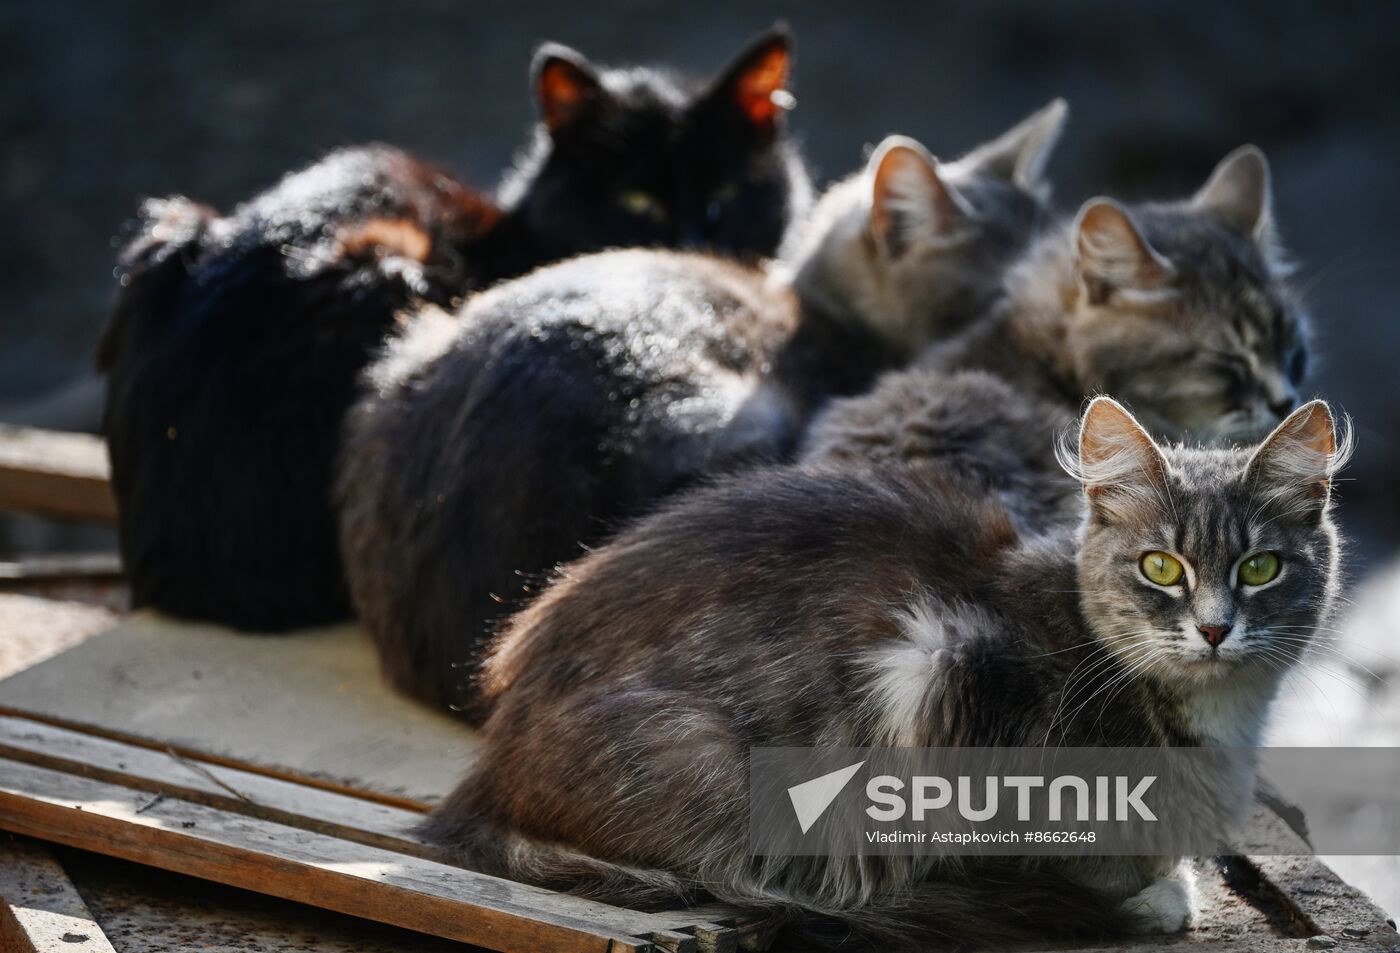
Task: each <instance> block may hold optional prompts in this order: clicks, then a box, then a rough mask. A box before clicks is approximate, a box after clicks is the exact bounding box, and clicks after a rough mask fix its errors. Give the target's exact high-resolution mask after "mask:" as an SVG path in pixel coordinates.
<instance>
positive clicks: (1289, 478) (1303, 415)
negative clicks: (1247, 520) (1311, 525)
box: [1245, 400, 1351, 516]
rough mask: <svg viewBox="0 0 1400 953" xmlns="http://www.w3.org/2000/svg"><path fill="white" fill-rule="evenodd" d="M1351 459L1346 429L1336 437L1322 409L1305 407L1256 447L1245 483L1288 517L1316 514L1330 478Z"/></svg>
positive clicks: (1315, 404)
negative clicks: (1280, 504)
mask: <svg viewBox="0 0 1400 953" xmlns="http://www.w3.org/2000/svg"><path fill="white" fill-rule="evenodd" d="M1350 454H1351V434H1350V430H1349V428H1347V429H1345V430H1344V432H1343V433H1342V434H1341V435H1340V436H1339V435H1338V432H1337V425H1336V421H1335V420H1334V419H1333V417H1332V411H1331V410H1330V409H1329V408H1328V406H1327V404H1326V403H1324V402H1323V401H1320V400H1314V401H1309V402H1308V403H1306V404H1304V405H1303V406H1302V407H1299V408H1298V409H1297V410H1295V411H1293V413H1291V414H1289V415H1288V419H1286V420H1285V421H1284V422H1283V423H1281V424H1279V425H1278V426H1277V427H1276V428H1274V432H1273V433H1271V434H1269V436H1268V437H1267V438H1266V439H1265V440H1264V442H1263V443H1261V444H1260V445H1259V448H1258V449H1257V450H1255V451H1254V454H1253V455H1252V456H1251V457H1250V458H1249V465H1248V466H1247V467H1246V468H1245V476H1246V479H1247V480H1249V481H1250V482H1251V483H1253V485H1254V486H1255V487H1256V489H1257V490H1258V491H1259V492H1261V493H1262V494H1263V495H1264V496H1265V497H1268V498H1272V499H1273V500H1274V501H1275V502H1278V503H1282V504H1284V505H1285V507H1286V509H1287V512H1289V513H1292V514H1295V515H1299V516H1303V515H1317V514H1320V513H1321V512H1322V510H1323V508H1324V507H1326V505H1327V501H1328V499H1329V498H1330V496H1331V492H1332V476H1333V474H1335V473H1336V472H1337V470H1339V469H1341V467H1342V465H1343V464H1344V463H1345V462H1346V458H1347V457H1348V456H1350Z"/></svg>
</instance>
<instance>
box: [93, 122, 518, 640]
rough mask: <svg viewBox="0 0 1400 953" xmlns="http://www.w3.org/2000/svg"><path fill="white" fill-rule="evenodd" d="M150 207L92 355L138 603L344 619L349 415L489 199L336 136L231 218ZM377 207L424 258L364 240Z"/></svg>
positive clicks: (457, 281) (277, 618)
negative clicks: (343, 425)
mask: <svg viewBox="0 0 1400 953" xmlns="http://www.w3.org/2000/svg"><path fill="white" fill-rule="evenodd" d="M143 212H144V219H143V221H142V223H141V227H140V231H139V233H138V235H137V237H136V238H135V239H134V240H133V241H132V242H131V243H130V244H129V245H128V246H127V248H126V249H125V251H124V252H123V255H122V261H121V267H122V270H123V278H122V285H123V288H122V292H121V294H120V296H119V299H118V303H117V307H116V311H115V313H114V315H113V317H112V321H111V323H110V324H109V325H108V328H107V330H106V333H105V335H104V337H103V340H102V343H101V346H100V349H99V354H98V366H99V368H100V369H101V370H103V371H104V372H105V373H106V374H107V377H108V388H107V406H106V410H105V413H104V416H103V432H104V434H105V435H106V437H107V443H108V448H109V452H110V454H111V459H112V483H113V487H114V489H115V491H116V494H117V499H118V502H119V505H120V511H121V524H120V526H121V545H122V558H123V562H124V563H125V566H126V570H127V574H128V577H129V578H130V581H131V592H132V604H133V605H134V606H138V607H139V606H148V605H149V606H156V607H158V608H160V609H163V610H165V611H168V612H172V613H174V614H177V615H182V616H190V617H196V618H203V619H211V620H216V621H219V622H224V623H229V624H232V625H236V626H240V627H243V628H249V629H269V630H274V629H282V628H287V627H291V626H297V625H307V624H314V623H319V622H327V621H331V620H335V619H339V618H343V617H344V616H346V615H347V614H348V611H349V601H348V598H347V595H346V588H345V583H344V578H343V572H342V570H341V568H340V562H339V559H338V556H337V550H336V546H335V532H334V521H333V517H332V514H331V511H330V506H329V500H328V498H327V496H328V494H327V488H328V487H329V486H330V483H331V462H332V460H333V458H334V455H335V447H336V443H337V441H338V435H339V428H340V421H341V417H342V415H343V413H344V409H345V408H346V407H348V406H349V404H350V402H351V400H352V398H353V394H354V388H355V381H356V377H357V374H358V372H359V370H360V368H361V367H362V366H363V364H364V362H365V360H366V359H367V357H368V355H369V354H370V353H371V351H372V350H373V348H374V347H375V346H376V345H377V344H378V343H379V342H380V340H381V339H382V338H383V336H384V334H385V332H386V330H387V329H388V327H389V325H390V323H391V322H392V320H393V316H394V314H395V313H396V312H397V311H399V310H400V309H402V308H404V307H407V306H408V305H409V304H411V303H414V302H416V301H418V300H422V299H426V300H433V301H442V302H444V303H445V302H446V301H449V300H451V299H452V298H453V297H454V296H455V295H457V294H459V293H460V290H461V289H462V288H463V287H465V286H466V285H467V284H468V283H470V281H471V280H472V277H473V272H472V270H471V268H470V265H469V264H468V263H469V262H471V260H472V254H471V251H472V248H473V245H474V242H475V241H476V240H477V234H478V231H479V229H480V227H481V226H482V225H483V224H485V223H486V222H488V221H489V218H490V216H491V215H492V214H493V212H492V211H491V210H490V208H489V206H486V205H485V204H483V203H481V202H480V201H479V200H478V199H476V198H475V197H474V196H472V195H471V194H470V193H468V192H467V191H466V190H465V189H462V188H461V187H460V186H458V185H457V184H456V183H455V182H452V181H451V180H450V179H447V178H446V177H444V176H442V175H441V174H440V173H438V172H436V171H435V170H432V169H429V168H427V167H425V166H422V165H420V164H418V163H416V162H414V160H412V159H410V158H409V157H407V156H405V155H404V154H402V153H400V152H397V151H395V150H392V149H388V148H384V147H371V148H367V149H354V150H345V151H342V152H337V153H334V154H332V155H331V156H330V157H328V158H327V159H325V160H323V161H321V162H319V163H317V164H315V165H314V166H312V167H311V168H309V169H307V170H305V171H303V172H301V173H298V174H296V175H292V176H289V177H288V178H286V179H284V180H283V181H282V182H281V183H280V184H279V185H278V186H277V187H276V188H274V189H272V190H271V191H270V192H267V193H265V194H264V195H262V196H260V197H259V198H258V199H256V200H254V201H253V202H250V203H248V204H247V205H245V206H243V207H241V208H240V209H239V210H238V211H237V212H236V213H235V214H234V215H232V216H230V217H228V218H226V219H220V218H217V217H216V216H215V215H214V213H213V212H212V211H211V210H210V209H207V208H204V207H201V206H196V205H194V204H193V203H190V202H188V201H186V200H184V199H170V200H165V201H156V202H148V203H147V204H146V206H145V208H144V210H143ZM370 221H374V222H378V223H383V224H381V225H379V226H378V227H379V228H380V232H381V234H380V238H389V237H393V234H394V233H395V232H398V233H400V237H401V238H402V242H401V244H403V245H405V246H406V248H407V250H410V251H415V252H420V251H422V250H423V249H424V248H427V249H428V250H427V253H426V254H425V255H423V259H424V260H422V261H418V260H416V259H414V258H410V257H405V256H403V255H400V254H393V253H386V252H387V250H386V249H385V248H384V247H383V246H382V245H381V244H378V243H374V242H371V243H368V244H366V243H364V242H361V241H360V239H359V237H358V235H359V233H360V230H361V229H363V227H364V226H365V223H367V222H370ZM390 223H392V224H390ZM352 233H354V234H352Z"/></svg>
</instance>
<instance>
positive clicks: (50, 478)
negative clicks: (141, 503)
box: [0, 424, 117, 523]
mask: <svg viewBox="0 0 1400 953" xmlns="http://www.w3.org/2000/svg"><path fill="white" fill-rule="evenodd" d="M110 475H111V470H110V467H109V466H108V463H107V447H106V445H105V444H104V443H103V442H102V440H100V439H99V438H97V437H93V436H91V435H89V434H79V433H60V432H57V431H51V430H35V429H33V428H30V427H14V426H9V425H3V424H0V510H12V511H17V512H22V513H37V514H39V515H41V516H50V517H54V518H56V519H66V520H91V521H95V522H101V523H115V522H116V521H117V500H116V497H115V496H113V495H112V487H111V483H110V482H109V481H110Z"/></svg>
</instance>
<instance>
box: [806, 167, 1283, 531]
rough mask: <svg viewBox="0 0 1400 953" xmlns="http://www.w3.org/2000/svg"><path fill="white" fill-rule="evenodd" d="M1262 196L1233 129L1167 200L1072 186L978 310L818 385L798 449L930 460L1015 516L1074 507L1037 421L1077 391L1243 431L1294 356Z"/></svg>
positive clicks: (1175, 429)
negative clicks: (860, 390)
mask: <svg viewBox="0 0 1400 953" xmlns="http://www.w3.org/2000/svg"><path fill="white" fill-rule="evenodd" d="M1270 205H1271V201H1270V188H1269V168H1268V164H1267V162H1266V161H1265V159H1264V155H1263V153H1261V152H1260V151H1259V150H1258V149H1255V148H1253V147H1251V146H1246V147H1243V148H1241V149H1238V150H1236V151H1235V152H1233V153H1231V154H1230V155H1229V156H1227V157H1226V158H1225V159H1224V160H1223V161H1221V163H1220V164H1219V165H1218V166H1217V167H1216V169H1215V171H1214V173H1213V174H1212V175H1211V176H1210V178H1209V180H1208V181H1207V182H1206V184H1205V185H1204V186H1202V188H1201V189H1200V190H1199V191H1198V192H1197V193H1196V194H1195V195H1193V196H1191V197H1190V198H1188V199H1185V200H1183V201H1177V202H1166V203H1145V204H1140V205H1132V206H1123V205H1120V204H1118V203H1117V202H1114V201H1113V200H1111V199H1102V198H1100V199H1093V200H1091V201H1089V202H1087V203H1085V205H1084V206H1083V207H1082V208H1081V209H1080V210H1079V213H1078V214H1077V215H1076V216H1075V217H1074V218H1073V219H1072V220H1070V221H1066V222H1065V223H1063V224H1062V225H1061V226H1060V227H1059V228H1056V229H1051V230H1048V231H1046V232H1045V233H1044V234H1043V235H1042V237H1041V238H1040V239H1039V240H1038V241H1036V242H1035V243H1034V244H1033V245H1032V246H1031V248H1030V249H1029V251H1028V252H1027V253H1026V255H1025V257H1024V258H1023V259H1022V261H1021V262H1019V263H1018V264H1017V265H1015V266H1014V267H1012V268H1011V269H1010V270H1009V271H1008V273H1007V280H1006V288H1005V296H1004V298H1003V299H1002V300H1001V301H1000V302H999V303H998V304H997V306H996V307H995V308H994V309H993V312H992V313H991V314H990V315H989V316H988V317H987V318H986V319H985V320H983V321H981V322H979V323H977V324H976V325H974V326H973V327H971V328H970V329H968V330H967V331H966V333H964V334H963V335H961V336H960V337H957V338H954V339H953V340H950V341H947V342H944V343H943V344H940V345H935V346H934V347H932V348H931V349H930V350H929V351H928V353H927V354H925V355H924V356H923V357H922V358H921V359H920V361H919V362H918V366H917V367H915V368H913V369H911V370H907V371H899V372H893V373H889V374H886V375H885V376H884V377H883V378H882V379H881V381H880V382H879V383H878V384H877V385H876V387H875V388H874V389H873V390H872V391H871V392H870V393H869V394H866V395H862V396H858V397H851V398H846V399H843V400H838V401H836V402H834V403H833V404H832V405H831V406H830V407H829V408H828V409H827V410H826V411H825V412H824V413H823V414H822V415H821V416H820V417H819V418H818V419H817V420H816V421H815V422H814V423H813V425H812V427H811V429H810V430H809V432H808V434H807V436H806V438H805V444H804V448H803V450H802V454H801V456H802V458H803V459H805V460H808V461H811V462H817V461H825V462H835V463H841V464H851V463H861V462H869V461H875V460H878V461H885V462H891V461H899V462H902V463H918V462H920V461H931V460H936V461H939V462H940V463H941V465H942V466H943V467H944V471H945V475H948V476H950V477H951V478H954V479H961V480H962V481H963V482H964V484H965V485H967V486H969V487H978V488H982V489H984V490H990V491H992V492H995V493H998V494H999V495H1000V496H1001V497H1002V498H1003V501H1004V502H1005V503H1006V504H1007V505H1008V506H1009V507H1010V508H1011V509H1012V514H1013V517H1014V518H1015V519H1016V521H1017V523H1018V525H1021V526H1023V527H1033V526H1039V525H1044V524H1045V523H1046V522H1048V521H1054V520H1056V519H1064V518H1070V519H1073V518H1074V517H1075V516H1077V513H1078V499H1077V494H1076V493H1075V492H1074V491H1075V488H1074V485H1073V483H1072V482H1070V481H1066V480H1065V479H1064V478H1063V476H1064V475H1063V474H1062V473H1060V472H1059V471H1058V468H1057V467H1056V466H1055V462H1054V459H1053V457H1052V455H1051V453H1050V447H1051V446H1052V440H1051V439H1050V438H1051V436H1052V435H1053V434H1054V433H1056V432H1057V431H1058V430H1059V429H1060V428H1061V427H1063V426H1064V425H1065V424H1067V423H1069V422H1070V421H1071V420H1072V419H1073V417H1074V415H1075V414H1076V413H1077V412H1078V411H1079V409H1080V406H1081V405H1082V402H1083V401H1085V400H1087V399H1088V398H1090V397H1092V396H1093V395H1095V394H1099V393H1107V394H1112V395H1113V396H1114V397H1116V398H1118V399H1119V400H1122V401H1123V402H1124V403H1126V404H1128V405H1129V406H1130V407H1131V408H1132V409H1133V411H1134V413H1136V414H1137V415H1138V416H1139V417H1140V419H1141V420H1142V422H1143V424H1144V425H1146V426H1147V428H1148V429H1149V430H1150V431H1151V432H1152V433H1154V434H1156V435H1158V436H1162V437H1166V438H1168V439H1181V438H1183V437H1186V436H1189V437H1190V438H1191V439H1193V440H1200V441H1204V442H1207V443H1220V444H1228V443H1232V442H1249V441H1252V440H1258V439H1259V438H1260V437H1262V436H1263V435H1264V434H1266V433H1268V432H1269V430H1270V428H1272V427H1274V426H1275V425H1276V424H1277V423H1278V422H1279V421H1280V420H1281V419H1282V418H1283V417H1284V415H1286V414H1287V413H1288V412H1289V411H1291V410H1292V409H1293V407H1294V406H1296V403H1297V399H1298V393H1299V387H1300V386H1301V384H1302V381H1303V378H1304V374H1305V373H1306V369H1307V361H1308V343H1307V320H1306V315H1305V314H1304V312H1303V310H1302V307H1301V305H1300V303H1299V301H1298V296H1297V294H1296V292H1295V291H1294V289H1293V288H1292V287H1291V286H1290V284H1289V282H1288V280H1287V279H1288V275H1289V268H1288V266H1287V264H1286V263H1285V262H1284V260H1283V256H1282V253H1281V251H1280V248H1279V244H1278V239H1277V236H1276V234H1275V228H1274V220H1273V215H1272V214H1271V210H1270Z"/></svg>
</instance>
